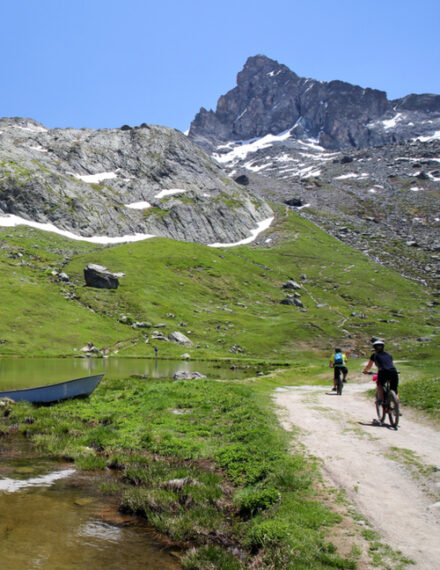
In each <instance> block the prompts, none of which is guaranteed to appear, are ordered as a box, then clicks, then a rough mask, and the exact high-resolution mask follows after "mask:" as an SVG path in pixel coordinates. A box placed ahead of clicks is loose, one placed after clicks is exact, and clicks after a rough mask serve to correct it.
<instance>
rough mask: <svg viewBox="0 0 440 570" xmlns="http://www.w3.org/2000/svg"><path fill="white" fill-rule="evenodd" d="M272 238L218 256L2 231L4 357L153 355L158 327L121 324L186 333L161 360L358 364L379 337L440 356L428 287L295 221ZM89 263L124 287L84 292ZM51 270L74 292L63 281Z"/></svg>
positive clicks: (164, 349)
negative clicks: (316, 359)
mask: <svg viewBox="0 0 440 570" xmlns="http://www.w3.org/2000/svg"><path fill="white" fill-rule="evenodd" d="M271 237H272V240H271V241H270V242H268V243H266V244H265V245H264V246H259V247H258V246H255V245H249V246H241V247H235V248H225V249H213V248H209V247H206V246H202V245H198V244H192V243H182V242H175V241H171V240H167V239H159V238H157V239H151V240H146V241H143V242H137V243H132V244H124V245H119V246H111V247H110V246H109V247H102V246H94V245H91V244H87V243H83V242H72V241H70V240H67V239H64V238H62V237H59V236H56V235H54V234H49V233H42V232H39V231H37V230H34V229H31V228H25V227H19V228H15V229H10V228H8V229H2V230H1V231H0V247H1V249H0V275H1V279H2V291H3V299H2V303H1V308H0V317H1V320H2V323H3V328H2V332H1V338H2V339H3V340H4V341H5V342H2V344H0V354H4V355H6V354H19V355H22V354H33V355H43V354H46V355H61V354H63V355H72V354H74V353H75V351H74V349H75V348H76V349H77V348H79V347H81V346H83V345H84V344H86V342H89V341H91V342H93V343H94V344H95V345H96V346H98V347H100V348H101V347H104V346H105V347H109V348H110V349H111V350H118V353H119V354H120V355H139V356H140V355H148V356H150V355H151V354H152V348H151V342H152V341H151V334H152V331H153V330H155V329H154V328H149V329H133V328H131V327H130V326H128V325H126V324H121V322H119V320H120V318H121V317H122V316H126V317H128V318H129V319H131V320H132V321H148V322H150V323H151V324H152V325H157V324H165V325H166V328H165V329H160V330H162V332H164V331H165V334H168V333H169V332H172V331H180V332H182V333H184V334H186V335H187V336H188V337H189V338H191V340H192V341H193V343H194V345H195V347H194V348H191V349H186V348H185V349H184V350H183V349H182V347H181V346H178V345H175V344H172V343H168V342H164V341H162V342H160V344H159V341H154V344H156V345H159V347H160V351H161V355H162V356H178V355H180V354H182V352H190V354H191V356H192V357H193V358H209V357H222V356H232V355H233V352H234V351H235V352H234V354H235V355H236V356H237V355H239V356H243V357H248V358H271V359H275V360H279V359H290V358H293V357H294V355H295V353H297V352H299V351H301V353H302V354H303V355H304V354H307V353H308V351H316V350H317V351H318V352H321V351H325V353H326V352H327V351H328V349H329V348H331V347H332V346H333V345H334V344H335V343H337V344H342V345H343V346H344V347H345V348H347V349H348V350H351V351H354V352H356V353H358V354H362V353H365V352H366V351H367V350H368V340H369V338H370V337H371V336H372V335H376V336H383V337H385V338H386V339H388V340H389V344H388V346H390V347H391V346H394V351H396V349H397V350H398V351H399V352H400V351H402V352H405V353H408V351H410V352H411V354H412V355H413V356H417V354H425V355H432V354H433V353H434V352H435V350H436V346H437V345H438V344H439V343H438V337H437V338H436V337H435V332H436V328H437V330H438V325H439V323H440V319H439V314H438V312H437V311H436V310H435V309H436V307H435V306H432V301H433V298H432V297H431V295H430V293H429V291H428V290H427V289H426V288H423V287H422V286H420V285H419V284H417V283H415V282H412V281H409V280H407V279H404V278H403V277H401V276H400V275H398V274H397V273H395V272H394V271H392V270H390V269H387V268H384V267H382V266H380V265H377V264H375V263H373V262H372V261H371V260H369V259H367V258H366V257H364V256H363V255H361V254H360V253H359V252H357V251H355V250H353V249H351V248H350V247H347V246H345V245H343V244H342V243H341V242H339V241H337V240H335V239H334V238H332V237H330V236H329V235H328V234H326V233H325V232H323V231H322V230H320V229H319V228H317V227H316V226H314V225H312V224H311V223H310V222H308V221H307V220H306V219H304V218H302V217H300V216H298V215H296V214H293V213H290V214H289V216H288V217H285V216H284V213H283V216H280V219H279V220H278V221H277V223H276V225H275V226H273V227H272V228H271ZM90 262H92V263H99V264H102V265H105V266H107V267H108V268H109V269H110V270H111V271H115V272H123V273H124V274H125V277H123V278H121V280H120V286H119V288H118V289H117V290H100V289H92V288H90V287H85V286H84V278H83V269H84V267H85V265H86V264H87V263H90ZM55 270H57V271H61V270H62V271H65V272H66V273H67V274H68V275H69V276H70V280H71V283H70V284H63V283H61V282H59V281H58V279H57V278H56V277H55V276H54V275H53V274H52V272H53V271H55ZM304 275H305V276H306V277H305V278H303V277H301V276H304ZM287 279H294V280H295V281H297V282H298V283H300V284H301V285H302V289H301V290H299V293H300V295H301V296H300V300H301V301H302V303H303V305H304V307H303V308H301V307H296V306H289V305H281V304H280V301H281V300H282V299H284V298H285V296H286V295H285V293H286V291H285V290H283V289H282V285H283V283H284V282H285V281H286V280H287ZM290 293H293V291H290ZM144 334H146V335H147V337H149V339H150V342H149V343H148V344H145V337H144ZM418 338H422V339H423V340H422V341H417V339H418ZM231 350H232V351H233V352H231Z"/></svg>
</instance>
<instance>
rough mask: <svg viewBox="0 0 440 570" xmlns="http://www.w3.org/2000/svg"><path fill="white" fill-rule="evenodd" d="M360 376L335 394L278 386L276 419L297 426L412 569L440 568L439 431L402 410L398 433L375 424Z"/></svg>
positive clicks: (330, 474) (330, 475) (332, 479)
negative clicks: (412, 562)
mask: <svg viewBox="0 0 440 570" xmlns="http://www.w3.org/2000/svg"><path fill="white" fill-rule="evenodd" d="M364 378H365V377H362V379H361V378H358V379H355V382H353V381H350V382H348V383H347V384H345V385H344V391H343V394H342V396H337V395H336V394H335V392H331V391H330V388H328V387H325V386H298V387H285V388H279V389H278V390H277V391H276V394H275V396H274V398H275V401H276V403H277V404H278V406H279V409H280V417H281V421H282V424H283V426H284V427H285V428H286V429H288V430H289V429H290V428H292V426H295V427H298V428H300V429H301V430H302V435H301V436H300V440H301V441H302V442H303V443H304V445H305V446H306V447H307V449H308V450H309V451H310V453H311V454H312V455H314V456H315V457H318V458H320V459H321V460H322V464H323V472H324V476H325V477H326V479H327V482H328V483H329V484H330V485H332V486H334V487H336V488H343V489H345V490H346V493H347V497H348V500H349V501H350V503H351V504H352V505H353V506H354V507H355V509H356V510H357V511H358V512H360V513H361V514H362V515H363V516H364V517H365V518H366V520H368V521H369V523H370V524H371V527H372V528H373V529H375V530H377V531H378V532H380V534H381V536H382V538H381V541H382V542H384V543H386V544H388V545H389V546H390V547H391V548H393V549H394V550H400V551H402V553H403V554H404V555H405V556H406V557H408V558H410V559H412V560H414V561H415V563H416V564H415V565H411V568H418V569H423V570H431V569H432V570H434V569H437V568H440V471H439V470H437V469H440V433H439V431H438V430H437V429H436V428H435V427H433V426H429V425H428V424H427V423H424V422H419V421H417V419H416V417H415V414H411V413H410V412H409V411H408V410H407V409H405V408H403V409H402V412H403V416H402V418H401V421H400V425H399V429H398V430H397V431H395V430H394V429H391V428H390V427H389V426H388V425H385V426H380V424H378V422H377V421H376V419H375V408H374V402H373V399H372V398H366V397H365V394H364V393H363V392H364V391H365V390H368V389H370V388H371V387H372V386H374V384H373V382H371V380H366V379H364ZM408 450H410V451H408ZM391 455H392V456H393V457H394V459H393V458H392V457H391ZM432 466H434V467H435V468H437V469H435V468H434V469H433V468H432Z"/></svg>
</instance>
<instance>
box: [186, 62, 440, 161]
mask: <svg viewBox="0 0 440 570" xmlns="http://www.w3.org/2000/svg"><path fill="white" fill-rule="evenodd" d="M436 129H440V96H438V95H430V94H423V95H414V94H413V95H408V96H407V97H404V98H403V99H397V100H395V101H389V100H388V99H387V95H386V93H385V92H384V91H380V90H377V89H369V88H362V87H359V86H357V85H352V84H350V83H346V82H344V81H339V80H335V81H329V82H325V81H317V80H315V79H307V78H301V77H299V76H298V75H297V74H296V73H294V72H293V71H291V70H290V69H289V68H288V67H286V66H285V65H282V64H280V63H278V62H277V61H275V60H272V59H270V58H268V57H266V56H264V55H257V56H253V57H250V58H249V59H248V60H247V61H246V63H245V65H244V67H243V69H242V70H241V71H240V72H239V73H238V75H237V85H236V87H234V88H233V89H231V90H230V91H228V93H226V94H225V95H222V96H221V97H220V98H219V100H218V103H217V108H216V111H215V112H214V111H212V110H210V111H207V110H206V109H203V108H202V109H201V110H200V112H199V113H198V114H197V115H196V117H195V118H194V121H193V122H192V123H191V127H190V131H189V137H190V138H191V139H192V140H194V141H195V142H196V143H198V144H200V145H201V146H203V147H204V148H205V149H207V150H211V151H212V150H213V149H214V148H215V147H217V146H218V145H220V144H222V143H225V142H231V141H246V140H250V139H254V138H260V137H263V136H265V135H267V134H279V133H281V132H283V131H287V130H289V131H290V136H291V137H292V138H293V139H296V140H307V139H310V138H312V139H314V140H315V141H316V142H317V143H318V144H319V145H321V146H322V147H324V148H327V149H332V150H340V149H343V148H365V147H371V146H377V145H381V144H388V143H393V142H397V141H400V140H409V139H410V138H413V137H414V136H420V135H425V134H426V135H428V134H432V133H433V132H435V130H436Z"/></svg>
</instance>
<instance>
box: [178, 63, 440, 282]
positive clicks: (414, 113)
mask: <svg viewBox="0 0 440 570" xmlns="http://www.w3.org/2000/svg"><path fill="white" fill-rule="evenodd" d="M189 137H190V138H191V139H192V140H194V141H196V142H197V143H198V144H200V145H201V146H202V147H203V148H205V149H207V150H210V151H211V153H212V155H213V156H214V157H215V158H216V160H217V161H218V162H219V163H220V164H221V165H222V166H223V167H224V168H225V169H226V171H227V172H228V173H229V174H230V176H232V177H234V178H235V179H236V180H237V182H239V183H241V184H242V185H244V186H245V187H246V188H247V189H248V190H251V191H252V192H254V193H256V194H257V195H258V196H260V197H261V198H264V199H269V200H272V201H274V202H279V203H282V204H284V205H285V206H286V207H290V208H293V209H295V210H296V211H298V212H300V213H301V214H302V215H303V216H306V217H307V218H309V219H310V220H312V221H313V222H314V223H316V224H317V225H319V226H321V227H323V228H324V229H326V230H327V231H328V232H329V233H331V234H332V235H334V236H336V237H337V238H338V239H340V240H342V241H344V242H346V243H348V244H350V245H352V246H353V247H355V248H357V249H360V250H361V251H363V252H364V253H365V254H367V255H369V256H371V257H373V258H375V259H376V260H377V261H379V262H380V263H383V264H386V265H389V266H391V267H393V268H395V269H397V270H398V271H399V272H401V273H402V274H404V275H406V276H409V277H412V278H415V279H418V280H421V281H423V282H425V283H428V284H430V285H432V286H434V287H436V286H437V287H438V283H439V279H440V234H439V229H440V207H439V197H440V96H439V95H409V96H408V97H404V98H403V99H399V100H395V101H388V100H387V98H386V95H385V93H384V92H382V91H375V90H372V89H361V88H360V87H357V86H354V85H350V84H347V83H342V82H340V81H332V82H329V83H325V82H319V81H314V80H311V79H303V78H300V77H298V76H297V75H296V74H295V73H293V72H292V71H290V70H289V69H288V68H287V67H286V66H284V65H280V64H278V63H277V62H276V61H273V60H271V59H269V58H267V57H264V56H257V57H252V58H249V59H248V61H247V62H246V65H245V67H244V69H243V70H242V71H241V72H240V73H239V74H238V77H237V86H236V87H235V88H234V89H232V90H231V91H229V92H228V93H227V94H226V95H224V96H221V97H220V99H219V101H218V105H217V110H216V111H215V112H214V111H206V110H204V109H202V110H201V111H200V113H199V114H198V115H197V116H196V118H195V119H194V121H193V122H192V124H191V129H190V132H189Z"/></svg>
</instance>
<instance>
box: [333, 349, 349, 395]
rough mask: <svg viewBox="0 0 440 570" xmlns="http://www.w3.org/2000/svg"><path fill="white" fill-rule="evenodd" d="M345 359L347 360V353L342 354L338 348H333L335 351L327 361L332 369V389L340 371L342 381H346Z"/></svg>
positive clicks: (334, 388)
mask: <svg viewBox="0 0 440 570" xmlns="http://www.w3.org/2000/svg"><path fill="white" fill-rule="evenodd" d="M347 360H348V359H347V355H346V354H344V353H343V352H342V351H341V349H340V348H335V353H334V354H333V356H332V357H331V359H330V363H329V366H330V368H333V369H334V375H333V388H332V391H334V390H336V384H337V382H338V380H339V377H340V375H341V373H342V381H343V382H346V378H347V374H348V368H347V366H346V365H345V364H346V362H347Z"/></svg>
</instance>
